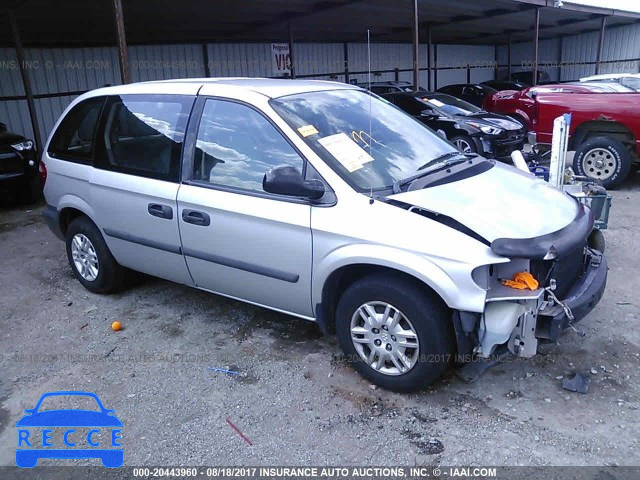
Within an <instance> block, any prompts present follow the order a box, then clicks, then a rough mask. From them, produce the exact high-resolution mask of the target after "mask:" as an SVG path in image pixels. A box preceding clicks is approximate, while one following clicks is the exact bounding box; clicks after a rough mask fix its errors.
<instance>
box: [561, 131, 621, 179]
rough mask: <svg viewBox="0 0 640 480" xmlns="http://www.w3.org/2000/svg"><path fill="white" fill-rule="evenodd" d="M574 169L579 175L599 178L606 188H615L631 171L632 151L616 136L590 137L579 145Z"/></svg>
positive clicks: (574, 159)
mask: <svg viewBox="0 0 640 480" xmlns="http://www.w3.org/2000/svg"><path fill="white" fill-rule="evenodd" d="M573 170H574V171H575V172H576V174H577V175H579V176H584V177H589V178H593V179H594V180H598V181H599V182H600V183H601V184H602V186H604V187H606V188H614V187H617V186H618V185H620V184H621V183H622V182H623V181H624V180H625V178H627V176H628V175H629V172H630V171H631V152H630V151H629V149H628V148H627V147H626V146H625V144H624V143H622V142H621V141H620V140H617V139H615V138H611V137H594V138H590V139H589V140H587V141H586V142H583V143H582V144H580V145H579V146H578V148H577V150H576V153H575V156H574V157H573Z"/></svg>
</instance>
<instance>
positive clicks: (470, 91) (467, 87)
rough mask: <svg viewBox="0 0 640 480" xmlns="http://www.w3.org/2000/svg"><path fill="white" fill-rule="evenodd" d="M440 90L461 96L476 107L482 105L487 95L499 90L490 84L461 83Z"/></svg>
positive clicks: (439, 90)
mask: <svg viewBox="0 0 640 480" xmlns="http://www.w3.org/2000/svg"><path fill="white" fill-rule="evenodd" d="M438 92H440V93H446V94H447V95H453V96H454V97H457V98H460V99H461V100H464V101H465V102H469V103H471V104H473V105H475V106H476V107H482V102H484V99H485V97H487V96H491V95H493V94H494V93H497V92H498V91H497V90H496V89H495V88H491V87H489V86H488V85H482V84H479V85H476V84H472V83H459V84H455V85H447V86H446V87H442V88H439V89H438Z"/></svg>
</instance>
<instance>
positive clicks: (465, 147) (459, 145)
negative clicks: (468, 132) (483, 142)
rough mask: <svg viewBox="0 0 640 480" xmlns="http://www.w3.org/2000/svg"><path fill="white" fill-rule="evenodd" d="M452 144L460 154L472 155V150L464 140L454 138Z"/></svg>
mask: <svg viewBox="0 0 640 480" xmlns="http://www.w3.org/2000/svg"><path fill="white" fill-rule="evenodd" d="M453 144H454V145H455V146H456V147H457V148H458V150H460V151H461V152H462V153H473V148H472V147H471V145H470V144H469V142H467V141H466V140H465V139H464V138H456V139H455V140H454V141H453Z"/></svg>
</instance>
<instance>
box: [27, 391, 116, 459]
mask: <svg viewBox="0 0 640 480" xmlns="http://www.w3.org/2000/svg"><path fill="white" fill-rule="evenodd" d="M52 403H55V404H56V405H59V404H60V403H62V404H67V403H68V404H70V405H73V404H82V407H81V408H53V409H52V408H46V406H49V407H51V404H52ZM43 404H45V405H43ZM24 412H25V415H24V417H22V418H21V419H20V420H18V423H17V424H16V427H17V429H18V445H17V448H16V465H17V466H18V467H22V468H32V467H35V466H36V464H37V463H38V459H40V458H55V459H83V458H99V459H100V460H101V461H102V465H104V466H105V467H110V468H117V467H121V466H122V464H123V463H124V450H123V448H122V445H121V443H120V442H121V439H122V422H121V421H120V420H118V417H116V416H115V414H114V410H108V409H106V408H104V406H103V405H102V402H101V401H100V399H99V398H98V396H97V395H96V394H95V393H90V392H49V393H45V394H44V395H42V397H40V400H38V403H37V404H36V406H35V407H34V408H32V409H27V410H25V411H24Z"/></svg>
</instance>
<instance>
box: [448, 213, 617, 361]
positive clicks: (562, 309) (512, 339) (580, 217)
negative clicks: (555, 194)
mask: <svg viewBox="0 0 640 480" xmlns="http://www.w3.org/2000/svg"><path fill="white" fill-rule="evenodd" d="M592 228H593V216H592V214H591V212H590V210H589V209H588V208H586V207H583V206H582V205H581V206H580V208H579V211H578V214H577V216H576V218H575V220H574V221H573V222H572V223H571V224H569V225H567V226H566V227H565V228H563V229H561V230H559V231H557V232H553V233H551V234H548V235H543V236H540V237H536V238H529V239H507V238H499V239H496V240H494V241H493V242H491V249H492V250H493V252H494V253H496V254H499V255H501V256H504V257H508V258H510V259H511V261H510V262H508V263H503V264H495V265H484V266H481V267H478V268H476V269H475V270H474V272H473V279H474V281H475V282H476V284H478V285H479V286H480V287H482V288H483V289H485V290H486V291H487V296H486V304H485V309H484V312H483V313H481V314H475V313H469V312H457V314H456V315H457V317H456V318H455V319H454V321H455V322H456V324H457V327H458V328H457V330H458V345H459V347H460V346H461V345H467V348H463V351H466V352H465V353H471V352H470V351H469V348H470V349H471V351H472V352H473V353H476V354H477V355H479V356H481V357H485V358H486V357H489V356H491V355H492V354H494V353H495V352H496V349H497V348H498V347H499V346H501V345H506V346H507V347H508V349H509V351H510V352H511V353H513V354H514V355H517V356H520V357H531V356H533V355H535V354H536V352H537V349H538V341H539V340H551V341H553V340H556V339H557V338H558V336H559V335H560V333H561V332H562V331H563V330H564V329H565V328H568V327H573V324H574V323H575V322H578V321H579V320H581V319H582V318H584V317H585V316H586V315H587V314H588V313H589V312H590V311H591V310H593V308H594V307H595V306H596V304H597V303H598V302H599V300H600V298H601V297H602V294H603V292H604V289H605V286H606V280H607V262H606V259H605V257H604V256H603V255H602V253H601V252H599V251H597V250H593V249H591V248H589V247H588V246H587V238H588V236H589V234H590V233H591V230H592ZM518 272H529V273H531V274H532V275H533V277H534V278H535V279H536V280H537V281H538V283H539V286H538V288H536V289H534V290H530V289H525V290H518V289H514V288H511V287H508V286H505V285H504V284H503V281H504V280H508V279H511V278H513V277H514V275H515V274H516V273H518ZM573 328H575V327H573Z"/></svg>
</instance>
